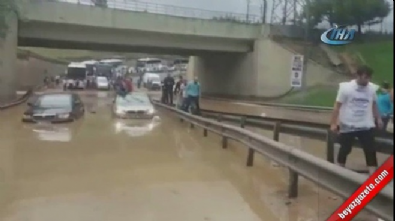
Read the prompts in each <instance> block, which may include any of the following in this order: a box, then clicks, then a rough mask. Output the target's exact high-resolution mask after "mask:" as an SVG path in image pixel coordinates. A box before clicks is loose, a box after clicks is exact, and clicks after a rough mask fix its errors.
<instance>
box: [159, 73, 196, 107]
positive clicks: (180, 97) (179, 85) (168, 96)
mask: <svg viewBox="0 0 395 221" xmlns="http://www.w3.org/2000/svg"><path fill="white" fill-rule="evenodd" d="M200 94H201V89H200V83H199V81H198V78H195V79H194V80H193V81H191V82H187V81H186V80H185V79H184V78H183V77H182V76H180V79H179V80H178V81H177V82H175V80H174V78H173V77H172V76H171V75H168V76H167V77H166V78H165V79H164V80H163V85H162V103H165V104H169V105H174V102H173V100H174V99H173V98H174V97H175V98H176V103H175V105H176V107H177V108H179V109H181V110H184V111H186V112H192V113H194V114H200V104H199V101H200Z"/></svg>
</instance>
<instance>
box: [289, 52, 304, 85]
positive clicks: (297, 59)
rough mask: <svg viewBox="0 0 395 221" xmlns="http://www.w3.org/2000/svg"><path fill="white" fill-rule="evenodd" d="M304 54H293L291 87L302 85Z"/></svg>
mask: <svg viewBox="0 0 395 221" xmlns="http://www.w3.org/2000/svg"><path fill="white" fill-rule="evenodd" d="M303 60H304V57H303V55H299V54H297V55H294V56H292V61H291V87H302V79H303V78H302V76H303Z"/></svg>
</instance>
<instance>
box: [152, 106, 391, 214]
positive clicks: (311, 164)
mask: <svg viewBox="0 0 395 221" xmlns="http://www.w3.org/2000/svg"><path fill="white" fill-rule="evenodd" d="M154 104H155V105H157V106H159V107H161V108H164V109H166V110H168V111H171V112H173V113H175V114H177V115H178V116H179V117H180V118H181V120H182V121H187V122H189V123H190V127H191V128H194V127H195V126H198V127H201V128H203V136H205V137H206V136H208V131H210V132H212V133H214V134H218V135H219V136H221V137H222V148H223V149H226V148H227V147H228V140H229V139H231V140H234V141H237V142H239V143H241V144H244V145H245V146H246V147H247V148H248V155H247V159H246V165H247V166H253V164H254V155H255V153H259V154H262V155H264V156H266V157H268V158H270V159H271V160H273V161H275V162H277V163H279V164H280V165H282V166H285V167H287V168H288V170H289V183H288V196H289V197H290V198H295V197H297V196H298V176H299V175H300V176H303V177H305V178H306V179H308V180H310V181H312V182H313V183H315V184H317V185H319V186H321V187H324V188H325V189H327V190H329V191H331V192H332V193H334V194H336V195H338V196H341V197H344V198H348V197H350V196H351V195H352V194H353V193H354V191H355V190H356V189H358V188H359V187H360V185H361V184H362V183H363V182H364V181H365V180H366V176H363V175H361V174H357V173H355V172H353V171H350V170H348V169H345V168H341V167H339V166H336V165H335V164H332V163H330V162H327V161H325V160H322V159H320V158H317V157H315V156H313V155H311V154H308V153H305V152H303V151H302V150H299V149H296V148H293V147H291V146H287V145H285V144H282V143H279V142H276V141H278V140H279V130H280V125H279V124H276V128H275V130H274V134H273V135H274V136H273V138H274V139H273V140H271V139H270V138H267V137H264V136H261V135H259V134H256V133H253V132H251V131H248V130H245V129H243V128H242V127H243V124H241V125H240V126H241V127H237V126H232V125H226V124H223V123H221V122H218V121H215V120H212V119H207V118H202V117H199V116H194V115H191V114H189V113H186V112H184V111H181V110H178V109H175V108H173V107H170V106H168V105H165V104H162V103H160V102H157V101H154ZM393 194H394V192H393V190H392V188H391V187H388V186H387V187H386V188H384V189H383V190H382V191H381V192H380V193H379V194H378V195H377V196H376V197H375V198H374V199H373V200H372V201H371V202H370V203H369V204H368V205H367V206H366V208H367V209H368V210H369V211H370V212H372V213H373V214H375V215H377V216H378V217H380V218H382V219H385V220H393V215H394V214H393V213H394V212H393V203H394V195H393Z"/></svg>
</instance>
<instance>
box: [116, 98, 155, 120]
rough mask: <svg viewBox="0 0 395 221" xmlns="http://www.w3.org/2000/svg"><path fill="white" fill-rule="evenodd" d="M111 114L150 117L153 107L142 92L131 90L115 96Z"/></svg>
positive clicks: (152, 113) (121, 116) (131, 117)
mask: <svg viewBox="0 0 395 221" xmlns="http://www.w3.org/2000/svg"><path fill="white" fill-rule="evenodd" d="M112 109H113V116H115V117H119V118H128V119H152V118H154V116H155V108H154V105H153V104H152V102H151V99H150V98H149V97H148V95H147V94H146V93H144V92H133V93H131V94H127V95H126V96H117V97H116V98H115V100H114V104H113V108H112Z"/></svg>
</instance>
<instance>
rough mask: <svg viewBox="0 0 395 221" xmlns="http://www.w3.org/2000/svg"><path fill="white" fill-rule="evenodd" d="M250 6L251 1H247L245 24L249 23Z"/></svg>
mask: <svg viewBox="0 0 395 221" xmlns="http://www.w3.org/2000/svg"><path fill="white" fill-rule="evenodd" d="M250 4H251V0H247V14H246V21H247V22H249V21H250Z"/></svg>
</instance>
